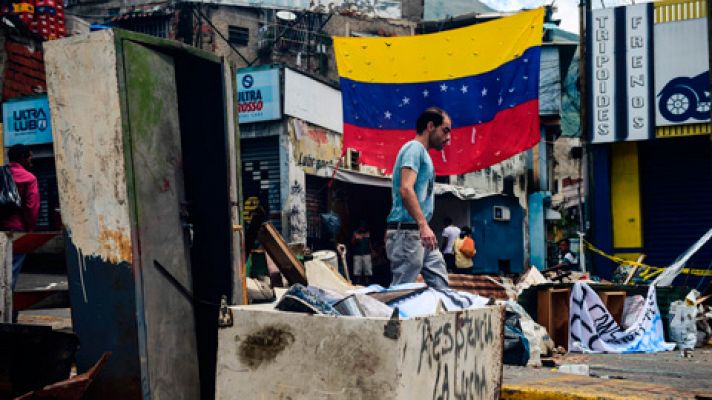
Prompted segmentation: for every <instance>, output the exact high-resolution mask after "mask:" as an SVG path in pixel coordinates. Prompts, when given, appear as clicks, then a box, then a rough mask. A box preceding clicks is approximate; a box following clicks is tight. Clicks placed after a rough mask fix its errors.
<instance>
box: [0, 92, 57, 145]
mask: <svg viewBox="0 0 712 400" xmlns="http://www.w3.org/2000/svg"><path fill="white" fill-rule="evenodd" d="M2 113H3V124H4V125H3V127H4V144H5V147H10V146H14V145H16V144H42V143H52V126H51V125H52V124H51V122H50V117H49V102H48V101H47V96H37V97H31V98H22V99H17V100H9V101H6V102H4V103H3V105H2Z"/></svg>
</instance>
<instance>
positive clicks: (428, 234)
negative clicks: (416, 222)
mask: <svg viewBox="0 0 712 400" xmlns="http://www.w3.org/2000/svg"><path fill="white" fill-rule="evenodd" d="M418 230H419V231H420V241H421V242H423V247H425V248H426V249H428V250H435V249H437V248H438V240H437V238H436V237H435V233H433V230H432V229H430V226H429V225H428V224H420V226H419V229H418Z"/></svg>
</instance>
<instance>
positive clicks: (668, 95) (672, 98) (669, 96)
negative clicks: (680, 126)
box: [658, 86, 697, 122]
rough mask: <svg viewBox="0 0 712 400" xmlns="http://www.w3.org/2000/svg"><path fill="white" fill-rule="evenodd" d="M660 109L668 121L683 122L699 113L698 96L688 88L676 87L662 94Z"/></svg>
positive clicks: (659, 102) (659, 103)
mask: <svg viewBox="0 0 712 400" xmlns="http://www.w3.org/2000/svg"><path fill="white" fill-rule="evenodd" d="M658 109H659V110H660V114H662V116H663V117H665V119H667V120H668V121H672V122H683V121H685V120H687V119H689V118H692V116H693V115H694V114H695V113H696V112H697V96H695V92H694V91H692V89H690V88H688V87H687V86H674V87H671V88H669V89H667V90H665V91H664V92H663V93H662V95H661V96H660V100H659V101H658Z"/></svg>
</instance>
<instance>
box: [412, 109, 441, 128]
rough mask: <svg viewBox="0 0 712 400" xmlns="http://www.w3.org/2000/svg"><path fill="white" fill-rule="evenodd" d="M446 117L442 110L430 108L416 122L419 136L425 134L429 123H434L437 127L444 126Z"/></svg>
mask: <svg viewBox="0 0 712 400" xmlns="http://www.w3.org/2000/svg"><path fill="white" fill-rule="evenodd" d="M446 115H447V113H446V112H445V111H443V110H442V109H441V108H438V107H429V108H428V109H426V110H425V111H423V112H422V113H420V116H419V117H418V120H417V121H416V122H415V131H416V132H417V133H418V134H421V133H423V132H425V128H427V127H428V122H432V123H433V124H434V125H435V126H436V127H438V126H440V125H442V124H443V121H444V120H445V116H446Z"/></svg>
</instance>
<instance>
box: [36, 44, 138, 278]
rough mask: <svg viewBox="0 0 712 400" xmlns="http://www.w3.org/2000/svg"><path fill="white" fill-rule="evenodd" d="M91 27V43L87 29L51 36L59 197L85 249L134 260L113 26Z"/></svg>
mask: <svg viewBox="0 0 712 400" xmlns="http://www.w3.org/2000/svg"><path fill="white" fill-rule="evenodd" d="M92 35H93V36H92V37H93V43H90V42H89V40H88V36H86V35H84V36H75V37H72V38H69V39H64V40H61V41H51V42H47V43H45V63H46V69H47V83H48V88H47V90H48V95H49V103H50V110H51V116H52V125H53V127H54V135H55V136H54V154H55V159H56V165H57V181H58V187H59V201H60V206H61V208H62V219H63V222H64V225H65V226H66V228H67V231H68V233H69V236H70V238H71V240H72V242H73V243H74V245H75V246H76V247H77V249H78V250H79V251H81V253H82V254H83V255H84V256H96V257H99V258H101V259H103V260H105V261H108V262H111V263H113V264H119V263H121V262H124V261H125V262H127V263H129V264H130V263H131V262H132V248H131V232H130V225H131V224H130V218H129V206H128V199H127V193H126V189H125V188H126V175H125V165H124V158H123V154H124V151H123V141H122V120H121V104H120V98H119V87H118V80H117V74H118V72H117V69H116V68H117V67H116V48H115V46H113V41H114V38H113V33H112V32H111V31H101V32H96V33H93V34H92ZM97 42H99V43H106V44H104V45H99V46H97V45H96V43H97ZM107 42H110V43H107ZM70 44H71V46H70ZM97 49H101V50H100V51H101V53H97ZM89 60H91V62H89ZM79 70H81V71H83V73H81V74H77V73H76V71H79ZM87 88H91V90H90V91H89V90H88V89H87ZM70 105H71V106H70ZM88 171H89V172H90V174H87V172H88Z"/></svg>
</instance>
